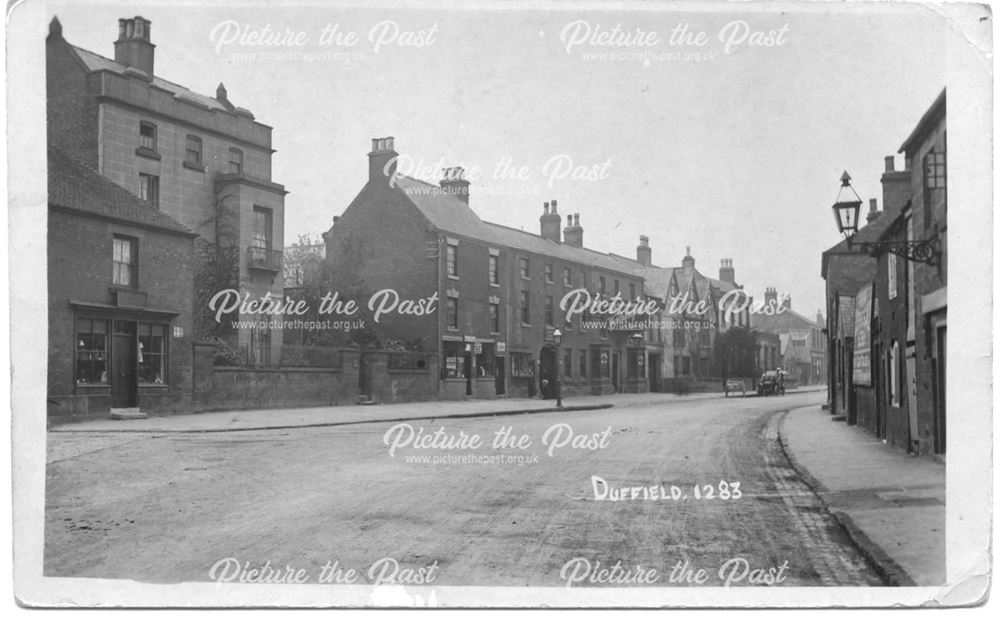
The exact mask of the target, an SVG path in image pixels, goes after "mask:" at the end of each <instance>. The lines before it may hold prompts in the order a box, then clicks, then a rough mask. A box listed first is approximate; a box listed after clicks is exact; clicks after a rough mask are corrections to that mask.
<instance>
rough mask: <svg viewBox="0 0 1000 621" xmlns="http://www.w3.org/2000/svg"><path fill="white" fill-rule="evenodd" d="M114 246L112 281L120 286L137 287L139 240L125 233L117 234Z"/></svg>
mask: <svg viewBox="0 0 1000 621" xmlns="http://www.w3.org/2000/svg"><path fill="white" fill-rule="evenodd" d="M112 243H113V247H112V263H111V264H112V268H111V269H112V272H111V283H112V284H114V285H117V286H119V287H131V288H133V289H135V288H136V287H137V286H138V285H139V283H138V277H137V276H138V274H137V272H138V266H139V256H138V252H137V247H138V245H139V240H137V239H135V238H132V237H125V236H123V235H115V237H114V241H113V242H112Z"/></svg>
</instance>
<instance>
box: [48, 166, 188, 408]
mask: <svg viewBox="0 0 1000 621" xmlns="http://www.w3.org/2000/svg"><path fill="white" fill-rule="evenodd" d="M48 158H49V159H48V162H49V164H48V189H49V209H48V239H47V242H48V271H47V273H48V298H49V305H48V313H49V350H48V360H49V370H48V415H49V417H50V418H51V419H64V418H74V417H87V416H94V415H99V414H107V413H108V412H109V411H110V410H112V408H116V409H117V408H121V409H123V410H126V411H127V410H129V409H136V408H141V410H142V411H144V412H150V411H153V412H155V411H166V412H177V411H188V410H189V408H190V406H191V391H192V387H191V383H192V353H191V352H192V338H193V336H194V335H193V324H192V316H191V295H192V274H193V269H192V268H193V264H192V262H193V251H194V242H193V240H194V237H195V235H194V233H192V232H191V231H190V230H189V229H188V228H187V227H185V226H183V225H181V224H180V223H179V222H177V221H176V220H175V219H173V218H171V217H170V216H167V215H166V214H164V213H162V212H160V211H157V210H156V209H154V208H153V207H152V206H150V205H149V204H148V203H147V202H145V201H141V200H139V199H138V198H136V197H135V196H134V195H133V194H131V193H130V192H128V191H127V190H125V189H124V188H122V187H119V186H117V185H115V184H114V183H112V182H111V181H109V180H108V179H106V178H105V177H102V176H101V175H99V174H98V173H97V172H96V171H94V170H92V169H91V168H90V167H89V166H87V165H86V164H84V163H82V162H80V161H78V160H76V159H75V158H74V157H72V156H70V155H68V154H66V153H64V152H62V151H60V150H58V149H56V148H53V147H49V153H48Z"/></svg>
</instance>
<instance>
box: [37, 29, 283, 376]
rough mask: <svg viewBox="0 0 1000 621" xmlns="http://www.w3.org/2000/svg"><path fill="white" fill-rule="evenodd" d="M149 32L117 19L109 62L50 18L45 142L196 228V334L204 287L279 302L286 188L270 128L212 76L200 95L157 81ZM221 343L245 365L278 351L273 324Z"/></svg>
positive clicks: (203, 317) (203, 311)
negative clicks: (212, 86)
mask: <svg viewBox="0 0 1000 621" xmlns="http://www.w3.org/2000/svg"><path fill="white" fill-rule="evenodd" d="M150 28H151V25H150V22H149V20H146V19H143V18H142V17H134V18H127V19H120V20H118V39H117V40H116V41H115V42H114V58H113V59H112V58H106V57H104V56H101V55H98V54H95V53H94V52H91V51H88V50H84V49H81V48H79V47H76V46H74V45H72V44H70V43H68V42H67V41H66V40H65V39H64V38H63V31H62V25H61V24H60V23H59V20H58V19H57V18H53V20H52V21H51V23H50V26H49V35H48V37H47V38H46V86H47V98H48V141H49V144H51V145H55V146H57V147H58V148H60V149H61V150H63V151H64V152H66V153H67V154H69V155H71V156H73V157H74V158H76V159H77V160H79V161H80V162H82V163H84V164H86V165H87V166H89V167H90V168H92V169H94V170H96V171H97V172H98V173H100V174H101V175H103V176H104V177H106V178H108V179H109V180H111V181H112V182H114V183H115V184H117V185H119V186H121V187H123V188H125V189H126V190H128V191H129V192H131V193H132V194H134V195H135V196H137V197H139V198H140V199H142V200H143V201H145V202H146V203H148V204H149V205H150V206H151V207H152V208H153V209H156V210H159V211H160V212H162V213H164V214H166V215H169V216H170V217H171V218H173V219H174V220H176V221H177V222H179V223H180V224H182V225H183V226H185V227H186V228H187V229H190V230H192V231H194V232H195V233H197V234H198V235H199V238H200V239H199V240H198V243H197V245H196V261H195V265H194V266H192V267H191V269H192V270H193V271H194V272H196V273H198V274H199V277H197V278H196V279H195V287H196V289H197V291H196V295H195V305H196V306H197V309H196V312H197V315H196V327H197V328H198V329H199V331H206V330H208V329H209V328H211V327H213V326H212V322H211V320H208V319H207V317H208V316H209V315H210V314H211V313H210V312H209V311H208V309H207V301H208V298H209V296H210V295H212V294H214V291H207V290H206V289H224V288H229V287H231V288H237V289H240V290H241V291H243V292H245V293H249V294H250V296H251V297H253V298H257V297H261V296H264V295H265V294H268V293H270V294H271V295H272V296H274V297H279V298H280V297H281V294H282V284H283V283H282V278H281V272H282V248H283V235H284V197H285V194H286V192H285V189H284V187H283V186H281V185H280V184H277V183H274V182H273V181H272V180H271V156H272V154H273V153H274V149H273V148H272V145H271V128H270V127H268V126H267V125H264V124H262V123H259V122H257V121H256V120H255V119H254V116H253V114H252V113H251V112H250V111H249V110H246V109H244V108H241V107H238V106H236V105H235V104H233V103H232V102H231V101H230V100H229V98H228V95H227V91H226V88H225V87H224V86H223V85H222V84H221V83H220V84H219V86H218V88H217V89H216V93H215V96H214V97H210V96H207V95H202V94H200V93H196V92H194V91H191V90H190V89H188V88H186V87H184V86H181V85H179V84H175V83H173V82H169V81H167V80H165V79H163V78H161V77H159V76H157V75H156V74H155V73H154V48H155V46H154V45H153V43H152V38H151V36H150ZM206 266H211V267H210V268H209V267H206ZM147 282H148V283H149V285H151V288H152V286H153V285H155V284H156V283H153V282H149V281H147ZM233 318H234V319H244V320H248V319H258V317H252V316H234V317H233ZM223 332H225V331H223ZM226 338H227V340H229V341H230V342H231V344H232V345H233V346H237V347H241V348H244V349H245V350H246V351H247V353H248V355H249V358H250V359H251V361H253V362H255V363H257V364H268V363H269V362H270V361H271V360H272V358H274V359H275V360H276V359H277V356H278V351H279V350H280V347H281V334H280V331H278V332H275V334H273V335H272V334H271V332H270V331H269V330H267V329H266V328H264V329H259V328H249V327H244V328H242V329H239V330H237V331H235V332H233V333H231V334H228V333H227V334H226Z"/></svg>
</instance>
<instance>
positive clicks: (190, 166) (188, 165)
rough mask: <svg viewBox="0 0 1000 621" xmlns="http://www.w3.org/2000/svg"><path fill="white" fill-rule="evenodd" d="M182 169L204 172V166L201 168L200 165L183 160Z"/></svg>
mask: <svg viewBox="0 0 1000 621" xmlns="http://www.w3.org/2000/svg"><path fill="white" fill-rule="evenodd" d="M184 168H187V169H190V170H197V171H198V172H205V167H204V166H202V165H201V164H194V163H192V162H189V161H187V160H184Z"/></svg>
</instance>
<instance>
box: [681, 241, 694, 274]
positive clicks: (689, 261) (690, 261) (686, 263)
mask: <svg viewBox="0 0 1000 621" xmlns="http://www.w3.org/2000/svg"><path fill="white" fill-rule="evenodd" d="M686 251H687V254H685V255H684V259H683V260H682V261H681V267H683V268H684V269H685V270H687V271H690V270H693V269H694V257H692V256H691V246H688V247H687V248H686Z"/></svg>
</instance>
